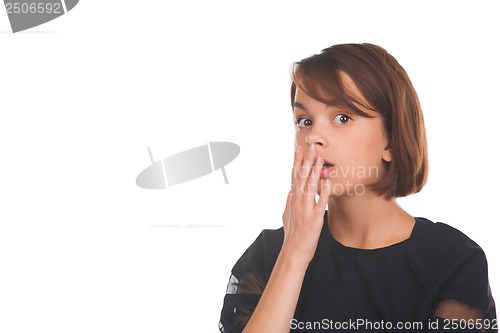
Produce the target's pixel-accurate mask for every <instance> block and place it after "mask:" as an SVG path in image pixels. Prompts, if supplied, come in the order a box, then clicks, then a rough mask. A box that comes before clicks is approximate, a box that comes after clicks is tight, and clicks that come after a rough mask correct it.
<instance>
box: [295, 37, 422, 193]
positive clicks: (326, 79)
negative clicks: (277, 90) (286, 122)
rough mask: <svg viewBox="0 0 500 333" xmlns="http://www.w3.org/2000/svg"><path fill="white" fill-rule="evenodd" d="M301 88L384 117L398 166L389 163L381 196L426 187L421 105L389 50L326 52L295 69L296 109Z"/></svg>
mask: <svg viewBox="0 0 500 333" xmlns="http://www.w3.org/2000/svg"><path fill="white" fill-rule="evenodd" d="M341 71H342V72H344V73H345V74H347V75H349V77H350V78H351V79H352V80H353V81H354V83H355V85H356V86H357V87H358V89H359V90H360V91H361V93H362V95H363V96H362V97H364V99H365V100H364V101H362V100H359V99H357V98H355V97H354V96H353V95H352V94H351V93H350V92H349V91H348V90H347V89H346V88H345V86H344V84H343V83H342V80H341V79H340V75H339V74H340V72H341ZM297 86H298V87H300V89H302V90H303V91H304V92H305V93H306V94H307V95H309V96H310V97H311V98H313V99H315V100H317V101H319V102H321V103H324V104H327V105H332V106H340V107H345V108H348V109H349V110H352V111H353V112H354V113H357V114H359V115H361V116H364V117H373V116H370V115H369V114H367V113H366V112H364V111H362V110H360V109H359V107H358V106H357V105H362V106H364V107H366V108H368V109H370V110H373V111H375V112H378V113H379V114H381V115H382V117H383V121H384V127H385V130H386V133H387V137H388V140H389V145H388V147H387V148H386V149H391V154H392V160H391V162H384V165H385V167H386V170H387V172H386V173H385V175H384V176H383V177H382V178H381V179H380V180H379V181H378V182H377V183H376V184H374V185H373V186H372V187H371V188H372V190H374V191H375V192H376V193H378V195H384V197H385V198H386V199H389V198H393V197H404V196H407V195H409V194H413V193H417V192H419V191H420V190H421V189H422V188H423V187H424V185H425V183H426V181H427V175H428V158H427V139H426V135H425V126H424V118H423V114H422V109H421V107H420V101H419V100H418V96H417V93H416V92H415V89H414V88H413V84H412V83H411V81H410V78H409V77H408V74H407V73H406V71H405V70H404V69H403V67H401V65H400V64H399V63H398V62H397V60H396V59H395V58H394V57H393V56H392V55H390V54H389V53H388V52H387V51H386V50H385V49H384V48H382V47H380V46H377V45H373V44H366V43H365V44H339V45H333V46H331V47H329V48H326V49H324V50H322V51H321V53H320V54H316V55H313V56H310V57H308V58H305V59H303V60H301V61H299V62H295V63H293V67H292V86H291V102H292V107H293V103H294V99H295V91H296V88H297ZM367 104H368V105H367Z"/></svg>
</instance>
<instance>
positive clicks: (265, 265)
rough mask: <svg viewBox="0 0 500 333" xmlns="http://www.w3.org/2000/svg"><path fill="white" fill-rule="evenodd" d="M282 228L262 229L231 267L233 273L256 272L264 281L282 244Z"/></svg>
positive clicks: (269, 273) (236, 274)
mask: <svg viewBox="0 0 500 333" xmlns="http://www.w3.org/2000/svg"><path fill="white" fill-rule="evenodd" d="M283 238H284V232H283V228H282V227H281V228H279V229H264V230H262V231H261V232H260V234H259V235H258V236H257V238H256V239H255V240H254V241H253V243H252V244H251V245H250V246H249V247H248V248H247V249H246V251H245V252H244V253H243V255H242V256H241V257H240V259H238V261H237V262H236V264H235V265H234V267H233V275H235V276H238V275H239V274H240V272H243V271H249V270H251V271H255V272H258V273H259V274H260V275H261V276H262V278H263V279H264V281H267V280H269V276H270V275H271V272H272V270H273V268H274V264H275V262H276V259H277V258H278V255H279V252H280V250H281V246H282V245H283Z"/></svg>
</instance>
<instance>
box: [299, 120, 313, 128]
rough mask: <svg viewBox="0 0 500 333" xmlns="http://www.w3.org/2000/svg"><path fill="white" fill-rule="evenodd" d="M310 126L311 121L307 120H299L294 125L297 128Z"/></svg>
mask: <svg viewBox="0 0 500 333" xmlns="http://www.w3.org/2000/svg"><path fill="white" fill-rule="evenodd" d="M311 124H312V121H311V119H307V118H299V119H298V120H297V121H296V122H295V125H297V126H299V127H306V126H311Z"/></svg>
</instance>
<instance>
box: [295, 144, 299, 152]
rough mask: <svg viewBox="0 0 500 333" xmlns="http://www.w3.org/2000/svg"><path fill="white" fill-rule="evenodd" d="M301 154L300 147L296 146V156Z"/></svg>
mask: <svg viewBox="0 0 500 333" xmlns="http://www.w3.org/2000/svg"><path fill="white" fill-rule="evenodd" d="M299 152H300V146H299V145H297V146H295V154H298V153H299Z"/></svg>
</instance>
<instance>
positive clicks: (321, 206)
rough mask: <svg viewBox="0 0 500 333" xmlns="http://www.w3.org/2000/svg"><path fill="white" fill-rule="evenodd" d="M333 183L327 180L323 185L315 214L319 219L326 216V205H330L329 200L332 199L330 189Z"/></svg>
mask: <svg viewBox="0 0 500 333" xmlns="http://www.w3.org/2000/svg"><path fill="white" fill-rule="evenodd" d="M331 186H332V185H331V183H330V180H329V179H326V180H325V182H324V183H323V185H322V186H321V194H320V196H319V200H318V203H317V204H316V207H315V208H314V214H316V217H317V218H318V219H319V218H321V217H322V216H323V215H324V214H325V210H326V204H327V203H328V199H329V198H330V189H331Z"/></svg>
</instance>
